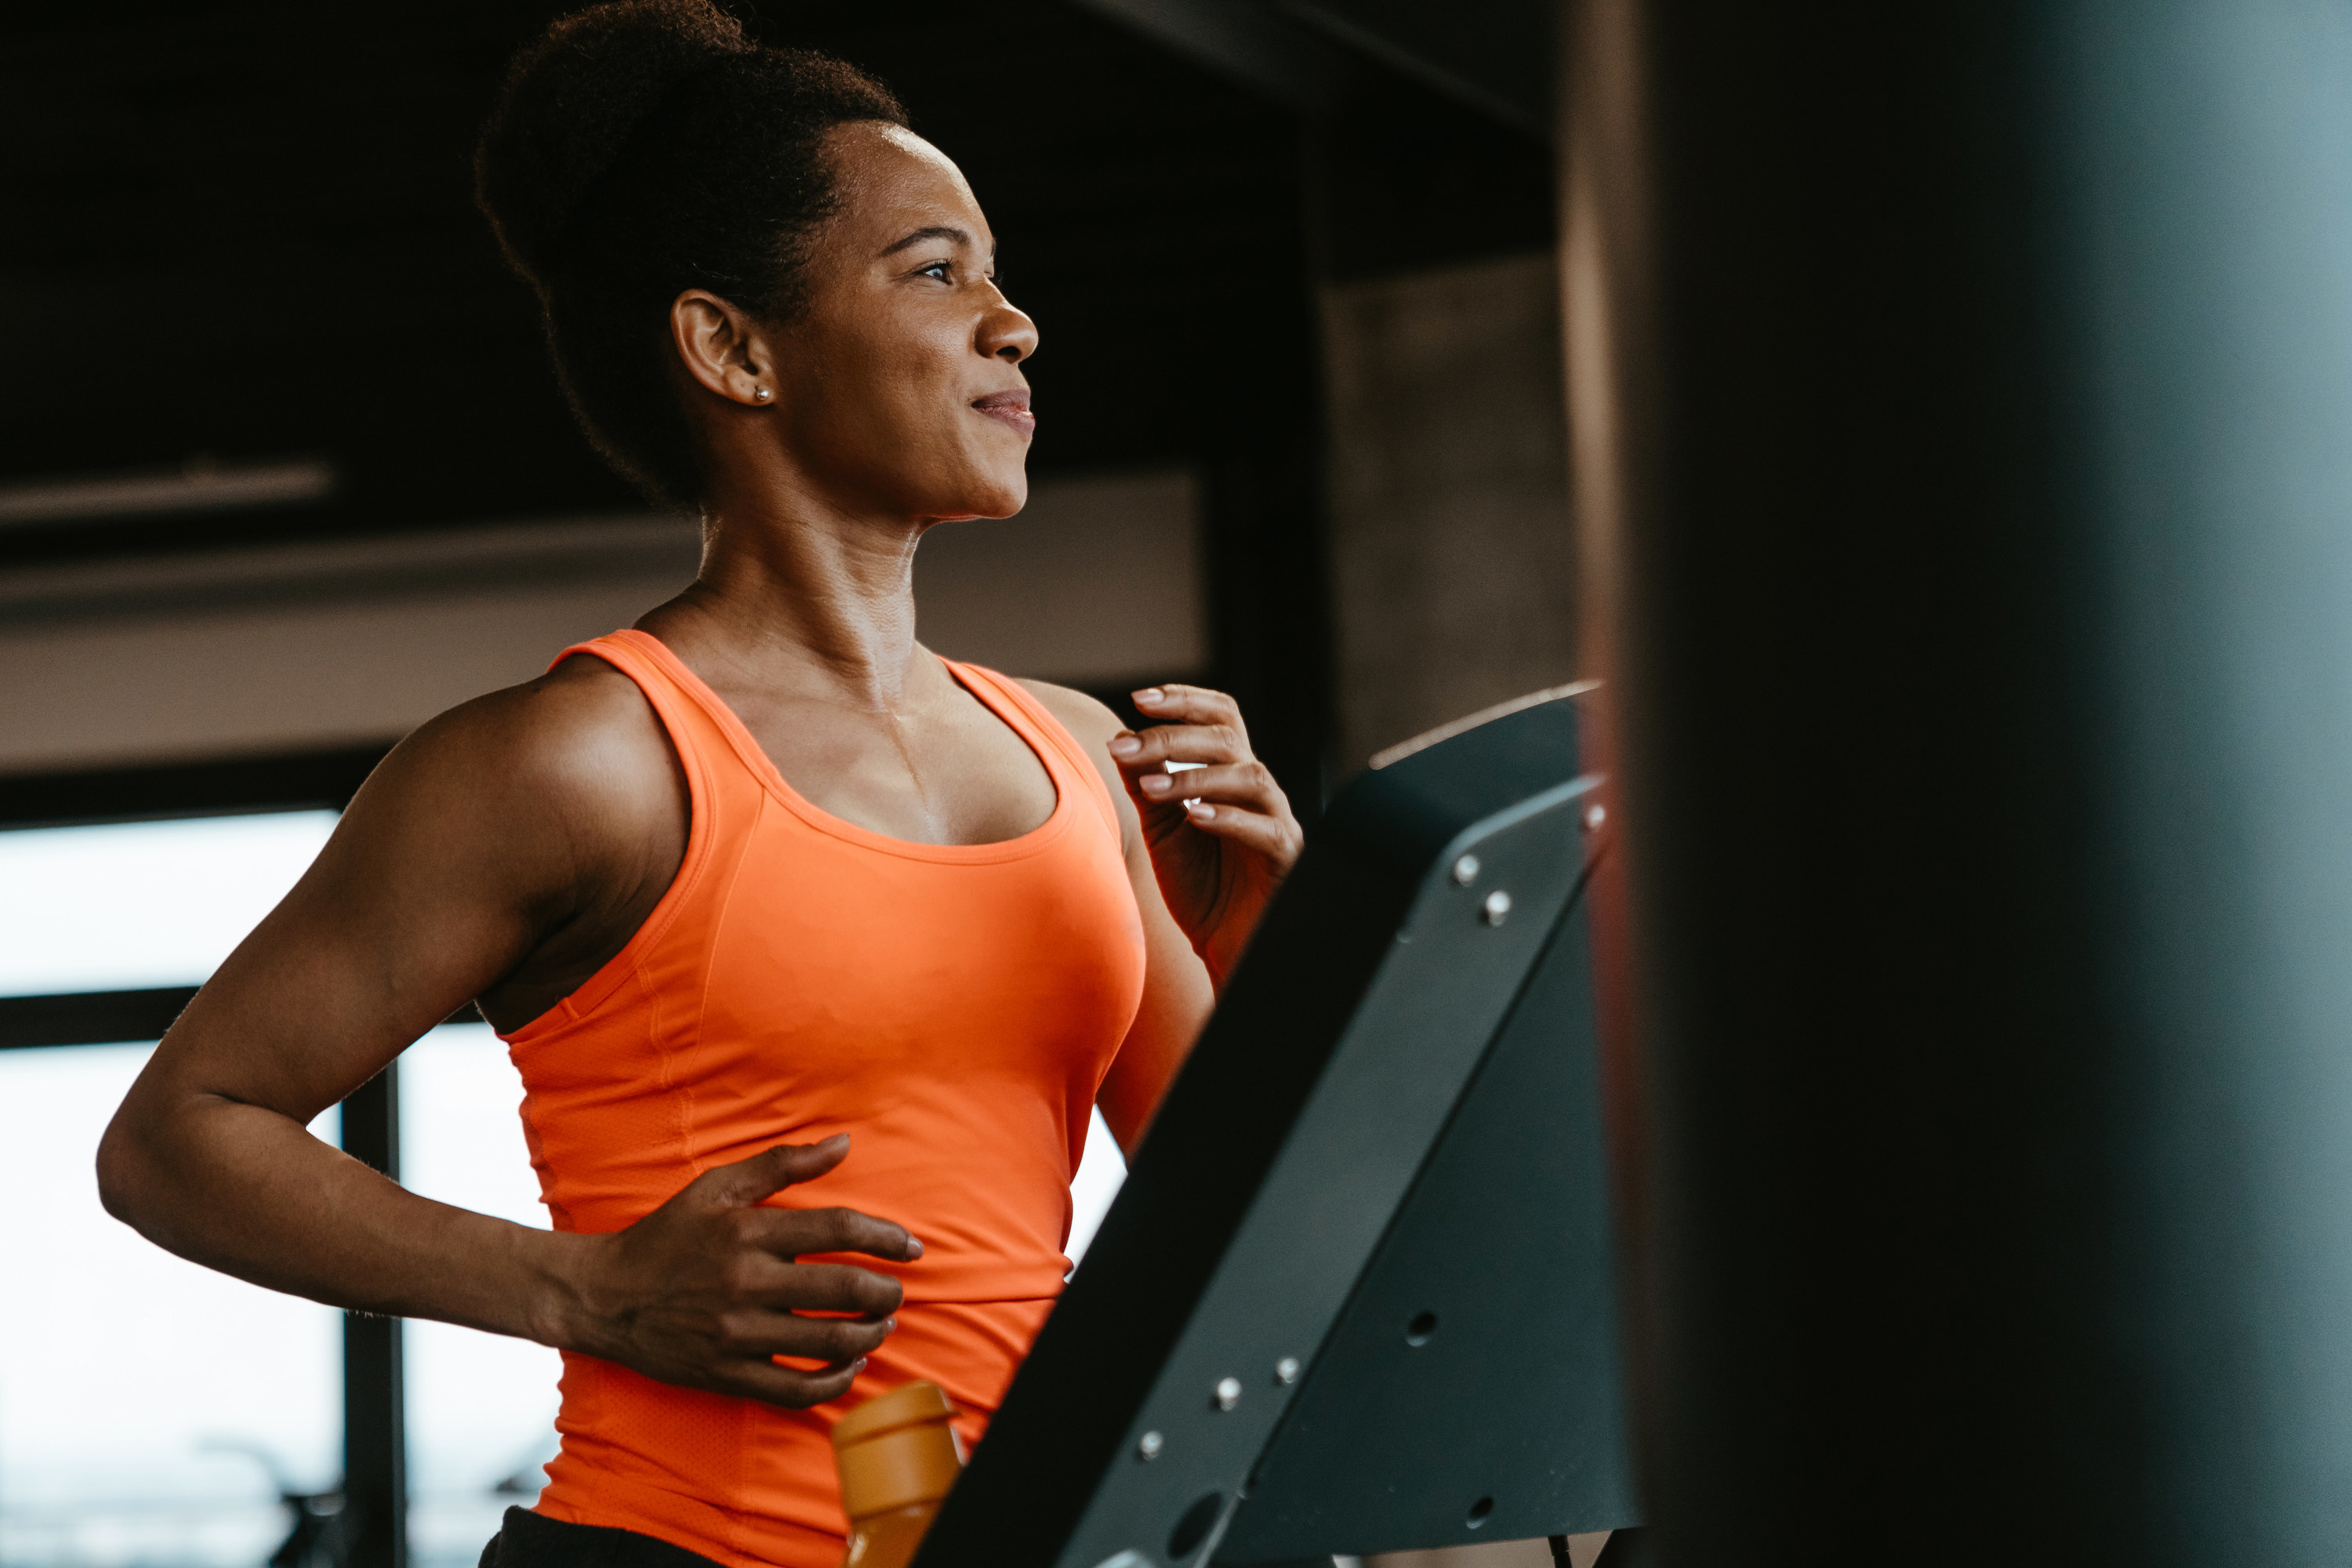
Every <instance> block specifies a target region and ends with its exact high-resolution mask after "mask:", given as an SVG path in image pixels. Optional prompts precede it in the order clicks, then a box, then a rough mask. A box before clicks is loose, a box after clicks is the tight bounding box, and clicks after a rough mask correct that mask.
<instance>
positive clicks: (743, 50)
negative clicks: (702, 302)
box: [474, 0, 907, 505]
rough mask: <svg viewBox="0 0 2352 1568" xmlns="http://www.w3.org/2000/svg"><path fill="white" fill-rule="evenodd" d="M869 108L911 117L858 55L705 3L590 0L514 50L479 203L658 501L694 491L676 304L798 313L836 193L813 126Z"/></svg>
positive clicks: (576, 409)
mask: <svg viewBox="0 0 2352 1568" xmlns="http://www.w3.org/2000/svg"><path fill="white" fill-rule="evenodd" d="M861 120H868V121H885V122H887V123H888V124H892V125H904V124H906V123H907V114H906V110H904V109H903V108H902V107H900V105H899V102H898V99H897V98H896V97H895V96H894V95H893V94H892V93H891V91H890V89H888V88H887V87H885V86H883V85H882V84H881V83H880V82H878V81H877V80H875V79H873V78H872V77H870V76H867V75H866V73H865V72H863V71H861V70H858V69H857V68H856V67H854V66H850V65H847V64H845V63H844V62H843V61H840V60H837V59H835V58H831V57H830V56H826V55H821V54H814V53H809V52H805V51H800V50H787V49H773V48H766V47H761V46H760V45H757V44H754V43H752V42H751V40H750V39H748V38H746V37H744V35H743V27H742V24H741V23H740V22H738V21H737V20H736V19H735V18H734V17H732V16H728V15H727V14H726V13H724V12H722V11H720V10H719V8H718V7H717V6H716V5H713V4H711V0H619V3H618V4H614V5H598V6H595V7H593V8H592V9H590V10H586V11H581V12H578V13H576V14H574V15H572V16H565V17H563V18H562V19H560V20H559V21H557V22H555V23H554V24H553V25H552V26H550V27H549V28H548V30H547V33H546V35H545V36H544V37H541V38H540V39H539V40H538V41H537V42H536V43H534V44H532V45H530V47H527V48H525V49H524V50H523V51H522V52H521V53H520V54H519V55H517V56H516V57H515V60H514V64H513V67H512V68H511V69H510V70H509V74H508V77H507V83H506V89H505V91H504V93H503V94H502V95H501V96H500V98H499V104H498V107H497V109H496V110H494V111H493V112H492V114H491V116H490V120H489V123H488V125H487V126H485V127H484V128H483V132H482V140H481V145H480V147H479V149H478V151H477V153H476V154H475V158H474V191H475V202H476V204H477V205H479V206H480V207H481V209H482V212H483V214H484V215H485V216H488V218H489V220H490V226H491V227H492V228H493V229H494V230H496V231H497V234H498V237H499V245H500V247H502V248H503V249H504V250H505V252H506V258H507V260H508V262H509V264H511V265H512V266H513V268H514V269H515V270H516V271H517V272H519V273H520V274H521V275H522V276H523V278H524V279H526V280H528V281H529V282H530V285H531V286H532V287H533V288H534V289H537V290H538V292H539V299H540V305H541V310H542V311H543V313H544V317H545V321H546V327H547V339H548V347H549V350H550V352H551V354H552V355H553V357H554V360H555V372H556V377H557V379H558V380H559V381H560V382H561V383H562V387H563V392H564V395H565V396H566V397H567V398H568V399H569V400H570V401H571V404H572V412H573V414H575V415H576V416H578V417H579V420H580V424H581V427H582V428H583V429H584V430H585V431H586V432H587V434H588V438H589V440H590V441H591V442H592V443H593V444H594V446H595V447H596V449H597V450H598V451H599V452H601V453H602V454H604V458H605V459H606V460H607V461H609V462H610V463H611V464H612V465H613V466H614V468H617V469H619V470H620V472H621V473H622V474H623V475H624V476H625V478H627V479H630V480H632V481H633V482H635V484H636V485H637V486H638V487H639V488H640V489H643V490H645V491H646V493H647V494H648V495H650V496H651V497H653V498H654V499H655V500H656V501H660V502H664V503H667V504H671V505H691V504H693V503H694V502H696V501H697V500H699V499H700V492H701V487H702V475H701V472H700V465H699V463H698V458H697V456H696V452H695V447H694V441H693V437H692V434H691V431H690V429H689V427H688V424H687V420H686V416H685V411H684V409H683V408H682V407H681V406H680V405H679V403H678V400H677V395H676V394H675V392H674V390H673V388H672V387H671V385H670V384H669V380H668V376H667V367H666V363H665V355H666V354H667V353H668V352H669V350H668V344H669V307H670V302H671V301H672V300H675V299H677V296H678V294H679V293H680V292H681V291H683V290H685V289H709V290H710V291H711V292H712V293H715V294H718V295H719V296H720V297H721V298H723V299H726V300H730V301H732V302H733V303H735V304H736V305H738V306H740V307H741V308H742V309H744V310H748V311H750V312H751V313H752V314H753V315H755V316H758V317H760V318H761V319H762V320H766V321H779V322H781V321H790V320H791V319H792V317H793V315H795V314H796V313H797V312H798V311H799V310H801V309H802V308H803V306H804V305H805V304H806V302H807V298H806V276H805V274H806V263H807V257H808V247H809V243H810V241H811V239H812V238H813V237H814V233H815V231H816V229H817V228H818V226H820V225H822V224H823V223H824V220H825V219H826V218H827V217H828V216H831V215H832V214H833V213H834V212H835V210H837V208H838V207H839V205H840V200H841V195H840V191H839V189H838V186H837V184H836V181H835V176H834V172H833V170H832V169H831V167H830V166H829V164H828V162H827V160H826V159H825V157H824V150H823V140H824V133H825V132H827V131H829V130H831V129H832V128H833V127H835V126H836V125H842V124H845V123H848V122H850V121H861Z"/></svg>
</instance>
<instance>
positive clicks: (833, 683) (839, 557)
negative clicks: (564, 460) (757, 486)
mask: <svg viewBox="0 0 2352 1568" xmlns="http://www.w3.org/2000/svg"><path fill="white" fill-rule="evenodd" d="M924 527H925V525H924V524H923V523H921V522H919V521H911V520H906V519H886V518H877V517H860V516H855V515H851V514H849V513H846V512H845V511H842V510H839V509H836V508H833V507H828V506H824V505H821V504H811V503H810V502H808V501H807V500H804V499H803V498H792V499H791V500H782V498H776V499H769V498H760V499H747V498H740V497H736V498H724V497H722V498H717V499H716V500H714V503H713V504H712V505H711V506H710V507H709V510H707V512H706V514H705V517H704V522H703V550H702V569H701V571H700V573H699V574H698V575H697V577H696V579H695V582H694V584H693V586H691V587H689V588H688V589H687V591H686V592H685V593H683V594H681V595H678V597H677V598H676V599H674V600H672V601H671V602H670V603H669V604H667V605H664V606H662V608H661V609H659V610H657V611H656V612H654V614H653V615H652V616H647V617H646V627H647V629H648V630H652V631H654V632H655V633H656V635H658V636H660V637H663V639H664V640H665V641H672V640H673V637H674V636H675V637H676V638H678V639H683V640H684V641H685V642H687V643H688V644H689V645H690V646H691V647H692V649H693V652H694V653H695V654H699V655H701V656H702V657H703V658H707V659H709V660H710V661H711V662H713V663H716V664H719V665H722V666H724V667H726V668H730V669H732V670H733V671H735V672H737V673H739V674H740V676H741V678H743V679H747V680H751V681H755V682H757V683H758V684H760V685H761V686H762V687H765V688H767V689H776V688H777V687H778V686H779V685H784V686H789V687H793V688H798V689H800V692H801V694H802V695H804V696H807V697H812V698H816V699H819V700H828V701H833V702H838V703H840V704H841V705H843V706H845V707H848V708H853V709H856V710H861V711H865V712H871V713H892V712H898V711H899V710H903V709H904V708H905V706H906V705H907V701H908V698H909V696H910V695H911V693H912V692H913V690H914V689H917V686H918V683H919V682H920V681H921V680H922V678H923V677H924V675H925V674H927V673H929V671H928V669H927V668H926V667H927V664H928V661H921V660H919V659H918V658H917V650H916V645H915V592H914V569H915V545H916V542H918V541H919V539H920V538H921V537H922V534H923V531H924ZM677 651H678V652H679V653H680V654H681V655H682V656H686V655H687V654H688V650H687V648H684V647H681V648H678V649H677Z"/></svg>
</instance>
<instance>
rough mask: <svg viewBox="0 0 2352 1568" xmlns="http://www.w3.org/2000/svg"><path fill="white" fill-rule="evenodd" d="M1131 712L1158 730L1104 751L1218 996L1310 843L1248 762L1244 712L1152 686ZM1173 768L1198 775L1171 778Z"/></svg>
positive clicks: (1119, 739)
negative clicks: (1132, 804)
mask: <svg viewBox="0 0 2352 1568" xmlns="http://www.w3.org/2000/svg"><path fill="white" fill-rule="evenodd" d="M1135 706H1136V708H1137V709H1138V710H1139V711H1140V712H1142V713H1144V714H1146V715H1148V716H1149V717H1150V718H1153V719H1158V720H1163V721H1165V722H1162V723H1159V724H1155V725H1153V726H1152V727H1151V728H1150V729H1148V730H1145V731H1141V732H1140V733H1137V732H1135V731H1120V732H1119V734H1118V735H1117V736H1115V737H1114V738H1113V739H1112V741H1111V742H1110V754H1111V759H1112V761H1114V762H1115V763H1118V772H1119V776H1120V777H1121V778H1122V779H1124V780H1125V781H1126V783H1127V793H1128V797H1129V799H1131V800H1133V801H1134V802H1135V809H1136V810H1137V812H1138V813H1139V814H1140V815H1141V816H1142V818H1143V839H1144V843H1145V844H1146V845H1147V846H1148V847H1150V851H1151V868H1152V871H1153V873H1154V874H1155V875H1156V876H1157V877H1158V879H1159V881H1160V897H1161V898H1162V899H1164V900H1167V904H1168V912H1169V913H1170V914H1171V915H1173V916H1174V917H1175V919H1176V923H1177V924H1178V925H1179V926H1181V927H1182V928H1183V931H1184V934H1185V935H1186V936H1187V937H1189V938H1191V939H1192V948H1193V951H1194V952H1198V953H1199V954H1200V955H1201V957H1202V961H1203V962H1205V963H1207V964H1208V966H1209V977H1210V979H1211V980H1212V981H1213V982H1214V983H1215V984H1218V985H1219V986H1223V984H1224V979H1225V976H1226V975H1227V974H1228V973H1232V970H1233V966H1234V962H1235V961H1236V960H1238V959H1239V958H1240V957H1241V952H1242V949H1243V947H1244V946H1245V945H1246V944H1247V943H1248V942H1249V936H1250V932H1251V931H1254V930H1255V929H1256V926H1257V921H1258V917H1259V916H1260V915H1262V914H1264V913H1265V906H1266V903H1267V902H1268V900H1271V899H1272V898H1273V897H1274V890H1275V889H1276V887H1278V886H1280V885H1281V882H1282V879H1283V878H1284V877H1285V876H1286V875H1287V874H1288V873H1289V870H1290V868H1291V865H1292V863H1293V862H1295V861H1297V858H1298V851H1299V850H1300V848H1301V847H1304V845H1305V844H1306V841H1307V836H1306V834H1305V833H1304V832H1303V831H1302V830H1301V829H1300V828H1299V826H1298V818H1297V817H1296V816H1292V815H1291V811H1290V800H1289V797H1288V796H1286V795H1284V794H1283V793H1282V786H1281V785H1280V784H1276V783H1275V782H1274V773H1273V772H1272V771H1271V770H1270V769H1268V768H1267V767H1266V765H1265V763H1261V762H1259V761H1258V760H1257V758H1256V757H1255V755H1253V754H1252V753H1251V752H1250V744H1249V731H1247V730H1246V729H1245V728H1244V726H1243V724H1242V711H1241V709H1240V707H1239V706H1238V705H1237V704H1236V703H1235V702H1234V700H1233V699H1232V698H1230V697H1228V696H1226V695H1225V694H1224V693H1223V692H1222V691H1211V690H1208V689H1205V688H1203V687H1198V686H1155V687H1151V688H1149V689H1145V690H1142V691H1139V692H1136V693H1135ZM1168 763H1200V764H1202V765H1201V766H1199V767H1194V768H1187V769H1185V770H1184V771H1182V772H1181V773H1170V772H1169V771H1168V769H1167V765H1166V764H1168Z"/></svg>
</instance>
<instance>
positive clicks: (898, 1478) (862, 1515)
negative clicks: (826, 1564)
mask: <svg viewBox="0 0 2352 1568" xmlns="http://www.w3.org/2000/svg"><path fill="white" fill-rule="evenodd" d="M953 1415H955V1406H954V1405H950V1404H949V1403H948V1396H947V1395H946V1394H942V1393H941V1392H940V1386H939V1384H935V1383H910V1384H908V1385H907V1386H906V1387H904V1388H900V1389H894V1390H893V1391H891V1392H890V1393H888V1394H883V1395H882V1396H881V1397H879V1398H877V1399H869V1400H867V1401H866V1403H865V1404H863V1405H859V1406H858V1407H857V1408H856V1409H855V1410H853V1411H851V1412H850V1413H849V1414H848V1415H845V1416H843V1417H842V1418H841V1419H840V1420H839V1421H836V1422H835V1423H834V1426H833V1459H834V1463H835V1465H836V1466H838V1467H839V1468H840V1470H841V1510H842V1511H843V1512H844V1513H846V1514H847V1515H849V1551H848V1552H847V1554H846V1555H845V1556H844V1557H843V1558H842V1560H841V1563H842V1568H906V1564H907V1563H911V1562H913V1561H914V1557H915V1548H917V1547H918V1546H920V1545H921V1544H922V1543H923V1532H924V1531H927V1530H929V1529H930V1527H931V1521H932V1520H933V1519H934V1518H936V1517H937V1516H938V1514H939V1511H940V1500H942V1499H944V1498H945V1497H946V1496H947V1495H948V1489H949V1488H950V1487H952V1486H954V1485H955V1482H956V1477H957V1476H958V1475H960V1474H961V1473H962V1470H963V1445H962V1444H961V1443H960V1442H958V1441H957V1440H956V1435H955V1428H954V1427H952V1426H949V1425H948V1422H949V1420H950V1417H952V1416H953Z"/></svg>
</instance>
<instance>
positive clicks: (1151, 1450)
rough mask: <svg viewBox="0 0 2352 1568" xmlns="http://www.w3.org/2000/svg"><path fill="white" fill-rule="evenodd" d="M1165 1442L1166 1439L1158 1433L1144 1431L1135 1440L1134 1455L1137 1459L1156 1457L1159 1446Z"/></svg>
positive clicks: (1158, 1453) (1157, 1456)
mask: <svg viewBox="0 0 2352 1568" xmlns="http://www.w3.org/2000/svg"><path fill="white" fill-rule="evenodd" d="M1166 1443H1167V1439H1166V1438H1164V1437H1162V1436H1160V1434H1159V1433H1157V1432H1146V1433H1145V1434H1144V1435H1143V1436H1140V1437H1139V1438H1137V1439H1136V1441H1135V1457H1136V1458H1139V1459H1156V1458H1159V1457H1160V1448H1161V1447H1164V1446H1165V1445H1166Z"/></svg>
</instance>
